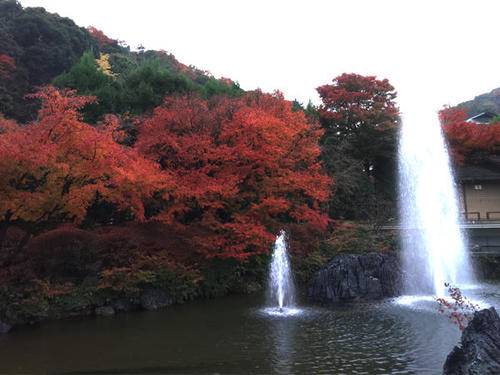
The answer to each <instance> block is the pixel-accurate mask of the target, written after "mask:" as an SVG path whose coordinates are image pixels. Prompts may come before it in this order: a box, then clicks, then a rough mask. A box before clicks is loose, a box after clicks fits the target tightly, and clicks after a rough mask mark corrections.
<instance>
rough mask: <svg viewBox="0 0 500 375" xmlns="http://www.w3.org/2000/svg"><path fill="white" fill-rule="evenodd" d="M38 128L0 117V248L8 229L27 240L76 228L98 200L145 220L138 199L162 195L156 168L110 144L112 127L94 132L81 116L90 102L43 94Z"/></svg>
mask: <svg viewBox="0 0 500 375" xmlns="http://www.w3.org/2000/svg"><path fill="white" fill-rule="evenodd" d="M34 96H35V97H37V98H38V99H40V100H41V101H42V108H41V109H40V111H39V118H40V119H39V121H37V122H34V123H32V124H30V125H29V126H18V125H17V124H15V123H14V122H12V121H7V120H5V119H3V118H0V196H1V197H2V199H1V200H0V228H1V234H2V236H0V246H1V241H2V240H3V237H4V236H3V235H5V231H6V230H7V228H8V227H9V226H11V225H15V226H18V227H21V228H22V229H24V230H25V231H26V232H27V233H34V232H40V231H43V230H44V229H46V228H50V227H54V226H56V225H57V224H59V223H61V222H64V221H75V222H80V221H81V220H82V219H83V218H84V217H85V215H86V212H87V208H88V207H89V205H90V204H91V203H92V202H95V200H96V199H105V200H107V201H109V202H111V203H114V204H116V205H117V207H118V208H119V209H128V210H131V211H132V212H133V214H134V215H135V217H136V218H137V219H139V220H140V219H143V218H144V206H143V200H144V199H147V198H148V197H151V196H152V195H153V192H154V191H155V190H156V189H160V188H161V186H160V180H159V179H158V178H157V174H156V173H155V172H156V170H157V166H155V164H154V163H153V162H151V161H148V160H146V159H144V158H142V157H141V156H139V155H138V153H137V152H136V151H135V150H134V149H130V148H126V147H124V146H122V145H120V144H118V143H117V142H116V136H117V121H116V120H115V119H113V118H110V119H109V120H108V121H107V124H105V125H102V126H100V127H93V126H91V125H89V124H86V123H84V122H82V121H81V116H80V112H79V110H80V109H81V108H82V107H83V106H84V105H85V104H87V103H89V102H91V101H92V100H93V98H91V97H83V96H77V95H76V94H75V92H74V91H70V90H63V91H58V90H56V89H54V88H53V87H48V88H45V89H43V90H42V91H40V92H39V93H38V94H35V95H34Z"/></svg>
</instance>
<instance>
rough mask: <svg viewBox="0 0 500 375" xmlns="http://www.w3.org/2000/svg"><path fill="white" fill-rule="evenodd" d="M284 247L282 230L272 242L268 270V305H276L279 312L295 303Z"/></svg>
mask: <svg viewBox="0 0 500 375" xmlns="http://www.w3.org/2000/svg"><path fill="white" fill-rule="evenodd" d="M286 248H287V246H286V233H285V231H283V230H282V231H281V232H280V233H279V235H278V236H277V237H276V242H275V243H274V251H273V257H272V260H271V268H270V271H269V298H270V305H271V306H274V307H277V308H278V311H279V312H283V311H284V309H287V308H291V307H293V306H294V304H295V287H294V284H293V280H292V272H291V269H290V262H289V260H288V255H287V250H286Z"/></svg>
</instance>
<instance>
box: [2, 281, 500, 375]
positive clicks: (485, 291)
mask: <svg viewBox="0 0 500 375" xmlns="http://www.w3.org/2000/svg"><path fill="white" fill-rule="evenodd" d="M465 294H466V295H468V296H471V297H472V298H473V299H476V298H477V299H480V300H482V301H483V303H485V304H489V305H494V306H495V307H497V309H498V307H500V291H499V288H498V285H484V286H483V287H481V288H480V289H476V290H473V291H466V293H465ZM263 301H264V298H263V296H261V295H254V296H250V297H249V296H237V297H227V298H221V299H216V300H210V301H197V302H193V303H189V304H185V305H182V306H173V307H170V308H167V309H165V310H162V311H154V312H137V313H130V314H123V315H117V316H115V317H110V318H102V317H99V318H95V319H94V318H87V319H74V320H65V321H53V322H46V323H43V324H41V325H39V326H36V327H26V328H21V329H18V330H16V331H14V332H12V333H11V334H9V335H0V373H9V374H14V373H51V374H52V373H70V374H78V373H85V374H89V373H90V374H106V373H131V374H134V373H141V374H142V373H146V374H148V373H151V374H154V373H178V374H199V373H203V374H207V373H208V374H210V373H214V374H215V373H221V374H223V373H230V374H242V373H255V374H268V373H271V374H313V373H321V374H439V373H441V372H442V366H443V363H444V360H445V358H446V355H447V354H448V353H449V351H450V350H451V348H452V347H453V346H454V345H455V344H456V343H457V342H458V340H459V336H460V332H459V330H458V329H457V328H456V327H455V326H454V325H453V324H451V323H450V322H449V321H448V320H447V318H446V317H445V316H443V315H442V314H440V313H439V312H438V311H437V303H436V302H434V301H432V300H431V301H427V302H425V301H424V302H418V303H415V304H409V305H408V304H405V303H408V301H407V300H402V301H401V300H400V301H401V303H396V302H394V301H391V300H387V301H383V302H378V303H372V304H350V305H344V306H341V307H334V308H326V307H325V308H323V307H315V306H302V307H301V312H300V313H299V314H295V315H293V316H288V317H280V316H270V315H268V314H266V313H265V312H264V311H263V310H262V305H263V303H264V302H263Z"/></svg>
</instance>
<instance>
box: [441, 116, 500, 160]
mask: <svg viewBox="0 0 500 375" xmlns="http://www.w3.org/2000/svg"><path fill="white" fill-rule="evenodd" d="M439 119H440V121H441V127H442V129H443V132H444V134H445V136H446V138H447V140H448V144H449V147H450V153H451V156H452V159H453V160H454V162H455V163H456V164H458V165H463V164H469V163H477V162H480V161H481V160H482V159H484V157H485V156H488V155H491V154H499V153H500V121H495V122H493V123H491V124H476V123H474V122H467V113H466V112H465V111H464V110H463V109H458V108H444V109H443V110H441V111H440V112H439Z"/></svg>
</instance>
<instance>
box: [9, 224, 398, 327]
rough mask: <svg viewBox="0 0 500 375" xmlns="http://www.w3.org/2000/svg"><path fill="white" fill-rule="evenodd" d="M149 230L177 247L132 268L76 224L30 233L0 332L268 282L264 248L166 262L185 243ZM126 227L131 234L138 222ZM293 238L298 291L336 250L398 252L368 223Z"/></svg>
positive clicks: (253, 288)
mask: <svg viewBox="0 0 500 375" xmlns="http://www.w3.org/2000/svg"><path fill="white" fill-rule="evenodd" d="M147 229H148V231H149V232H147V233H142V232H141V234H142V235H143V237H144V240H143V242H142V243H141V246H142V247H144V246H149V247H150V248H158V249H163V248H164V247H165V246H167V247H168V246H170V247H174V246H172V243H173V244H175V245H176V249H174V250H172V251H171V252H170V255H169V257H170V258H168V257H167V256H166V255H165V254H166V253H165V252H164V251H163V250H155V251H154V252H153V251H149V254H150V255H147V256H146V255H137V250H135V249H134V250H133V251H131V252H130V254H128V255H127V256H129V257H132V256H135V257H140V258H139V261H137V258H135V261H134V262H133V266H127V267H124V266H120V264H121V263H123V261H122V260H120V262H121V263H117V260H116V259H115V258H114V257H113V254H112V253H111V252H109V251H104V252H103V251H102V250H99V251H97V250H96V248H95V247H92V246H93V244H95V243H99V242H98V241H96V240H93V239H92V238H91V236H90V234H89V233H87V232H85V231H75V230H74V229H71V230H70V231H66V232H64V231H59V232H61V233H58V236H55V235H50V233H49V234H47V235H44V241H40V240H38V241H37V240H36V239H35V241H33V242H32V247H31V248H30V249H28V250H29V251H30V252H29V253H27V254H24V255H23V254H20V256H19V260H18V261H17V263H15V262H14V263H13V264H11V265H10V266H9V267H10V268H5V269H4V270H3V271H5V272H4V274H6V275H8V274H9V272H10V271H11V270H13V271H12V272H11V273H12V274H15V273H16V272H17V273H18V274H19V270H20V269H24V270H26V272H25V275H23V278H22V280H23V281H22V282H19V281H17V280H13V281H11V282H3V283H2V285H0V322H1V323H0V332H8V331H10V330H11V329H12V328H15V327H16V326H20V325H31V324H36V323H39V322H42V321H47V320H56V319H66V318H74V317H80V316H100V315H102V316H112V315H115V314H121V313H125V312H130V311H138V310H156V309H161V308H165V307H168V306H172V305H179V304H184V303H186V302H189V301H193V300H199V299H211V298H217V297H222V296H227V295H240V294H241V295H247V294H251V293H254V292H258V291H262V290H263V289H265V287H266V285H267V277H268V267H269V261H270V255H269V254H262V255H256V256H251V257H249V258H248V259H246V260H245V261H244V262H241V261H238V260H236V259H218V258H213V259H208V260H207V259H205V260H203V259H202V260H201V261H199V262H196V263H195V264H193V263H192V262H191V265H190V266H185V265H183V264H181V263H179V262H173V261H171V260H170V259H171V258H172V256H173V257H174V259H175V258H176V257H177V258H178V257H180V256H181V255H182V251H179V250H178V249H177V248H178V247H179V246H181V245H182V243H176V242H175V241H173V240H172V241H170V243H169V241H168V238H169V237H168V236H171V237H170V238H173V239H175V237H172V236H175V233H165V232H164V231H165V228H163V227H161V228H156V229H155V228H153V229H154V230H153V229H151V226H150V227H148V228H147ZM124 230H125V232H127V231H128V232H132V231H134V230H135V231H137V228H135V227H131V228H128V229H127V228H124ZM141 230H143V229H141ZM156 232H158V233H156ZM161 233H165V236H167V240H166V241H165V240H163V239H162V241H164V242H160V243H158V244H153V245H152V244H150V243H148V242H147V241H150V242H154V241H155V240H156V239H157V238H163V237H162V236H161V235H160V234H161ZM119 234H120V235H122V234H123V233H122V232H120V233H119ZM146 234H147V235H146ZM62 235H64V236H62ZM135 235H136V237H138V235H137V234H135ZM148 236H149V237H148ZM61 237H64V238H65V240H64V241H62V240H61ZM66 237H67V238H66ZM290 237H291V238H290V250H291V251H290V255H291V262H292V265H293V270H294V274H295V282H296V284H297V286H298V287H299V289H305V288H306V287H307V286H308V285H309V282H310V280H311V279H312V277H313V275H314V273H315V272H316V271H318V270H319V269H320V268H321V267H323V266H324V265H326V264H327V263H328V262H329V261H331V260H332V259H333V258H335V257H336V256H337V255H339V254H353V253H355V254H364V253H369V252H374V251H375V252H380V253H394V252H395V251H396V250H397V236H396V235H395V233H388V232H384V233H375V232H373V231H372V230H371V227H370V226H368V225H360V224H357V223H352V222H343V223H340V224H339V225H337V227H336V228H335V230H334V232H333V233H332V234H330V235H328V236H326V238H314V239H312V240H311V242H310V245H309V246H308V248H307V249H303V248H300V246H299V244H296V243H294V238H293V236H290ZM120 238H121V237H120V236H117V237H116V239H114V240H113V243H114V244H119V242H118V241H119V240H120ZM94 246H95V245H94ZM103 248H106V247H105V246H103ZM121 251H122V252H123V249H122V250H121ZM172 254H174V255H172ZM115 257H116V256H115ZM177 260H179V259H177ZM18 278H19V276H18Z"/></svg>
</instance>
